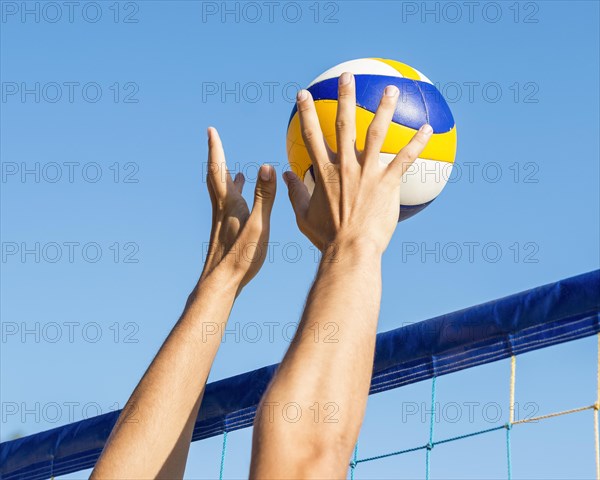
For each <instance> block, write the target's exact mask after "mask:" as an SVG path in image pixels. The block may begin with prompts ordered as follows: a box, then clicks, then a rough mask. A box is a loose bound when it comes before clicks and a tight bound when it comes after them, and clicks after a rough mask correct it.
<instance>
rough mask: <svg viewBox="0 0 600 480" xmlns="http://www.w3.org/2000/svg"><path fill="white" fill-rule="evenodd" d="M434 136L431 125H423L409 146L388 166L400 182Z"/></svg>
mask: <svg viewBox="0 0 600 480" xmlns="http://www.w3.org/2000/svg"><path fill="white" fill-rule="evenodd" d="M432 134H433V128H431V125H428V124H425V125H423V126H422V127H421V128H420V129H419V130H418V131H417V133H416V134H415V135H414V136H413V138H412V139H411V140H410V142H408V144H407V145H406V146H405V147H404V148H403V149H402V150H400V152H398V154H397V155H396V156H395V157H394V159H393V160H392V161H391V163H390V164H389V165H388V167H387V168H388V171H390V173H391V174H392V175H393V176H394V177H395V178H397V179H398V180H400V178H401V177H402V175H404V173H405V172H406V171H407V170H408V168H409V167H410V166H411V165H412V164H413V162H414V161H415V160H416V159H417V158H418V157H419V155H420V154H421V152H422V151H423V150H424V149H425V147H426V146H427V142H429V139H430V138H431V135H432Z"/></svg>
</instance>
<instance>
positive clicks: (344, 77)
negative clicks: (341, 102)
mask: <svg viewBox="0 0 600 480" xmlns="http://www.w3.org/2000/svg"><path fill="white" fill-rule="evenodd" d="M350 80H352V74H351V73H350V72H344V73H342V74H341V75H340V80H339V82H340V85H348V84H349V83H350Z"/></svg>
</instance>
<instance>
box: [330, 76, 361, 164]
mask: <svg viewBox="0 0 600 480" xmlns="http://www.w3.org/2000/svg"><path fill="white" fill-rule="evenodd" d="M335 136H336V138H337V154H338V159H339V162H340V165H341V166H342V167H343V166H345V164H350V165H349V166H351V161H354V162H355V161H356V155H355V150H354V144H355V143H356V84H355V81H354V75H352V74H351V73H350V72H344V73H342V74H341V75H340V78H339V79H338V104H337V114H336V118H335Z"/></svg>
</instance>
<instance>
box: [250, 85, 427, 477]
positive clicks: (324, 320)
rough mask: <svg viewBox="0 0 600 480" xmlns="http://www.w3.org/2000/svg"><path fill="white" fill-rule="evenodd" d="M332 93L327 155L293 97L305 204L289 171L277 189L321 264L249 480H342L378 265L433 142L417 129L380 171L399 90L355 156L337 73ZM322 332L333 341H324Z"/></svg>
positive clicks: (369, 341)
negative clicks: (408, 186) (411, 175)
mask: <svg viewBox="0 0 600 480" xmlns="http://www.w3.org/2000/svg"><path fill="white" fill-rule="evenodd" d="M338 88H339V94H338V99H339V101H338V110H337V119H336V137H337V153H336V154H334V153H333V152H331V151H330V150H329V149H328V147H327V144H326V143H325V140H324V138H323V134H322V132H321V128H320V125H319V119H318V117H317V113H316V110H315V106H314V102H313V99H312V97H311V95H310V93H309V92H307V91H305V90H303V91H300V92H299V93H298V98H297V104H298V112H299V115H300V123H301V128H302V137H303V139H304V143H305V145H306V146H307V148H308V152H309V154H310V157H311V160H312V164H313V169H314V172H315V177H316V178H315V183H316V185H315V190H314V192H313V194H312V196H311V195H309V193H308V191H307V188H306V186H305V185H304V183H303V182H302V181H301V180H300V179H299V178H298V177H297V176H296V175H294V174H293V173H291V172H286V173H285V174H284V180H285V182H286V184H287V187H288V193H289V197H290V200H291V203H292V206H293V209H294V212H295V214H296V220H297V223H298V226H299V228H300V230H301V231H302V232H303V233H304V234H305V235H306V236H307V237H308V238H309V239H310V240H311V242H312V243H313V244H314V245H315V246H316V247H318V248H319V249H320V250H321V251H322V253H323V255H322V259H321V262H320V264H319V269H318V273H317V276H316V279H315V281H314V284H313V286H312V288H311V290H310V293H309V295H308V298H307V301H306V307H305V309H304V313H303V315H302V319H301V321H300V324H299V326H298V330H297V332H296V335H295V337H294V339H293V341H292V343H291V345H290V347H289V349H288V351H287V353H286V355H285V357H284V359H283V362H282V363H281V365H280V367H279V369H278V370H277V373H276V375H275V377H274V379H273V381H272V383H271V384H270V386H269V388H268V390H267V392H266V394H265V395H264V397H263V399H262V401H261V405H260V406H259V409H258V412H257V415H256V419H255V422H254V436H253V444H252V463H251V467H250V478H253V479H285V478H289V479H300V478H302V479H306V478H319V479H324V478H346V472H347V469H348V464H349V460H350V456H351V454H352V451H353V448H354V445H355V444H356V441H357V438H358V433H359V430H360V426H361V424H362V420H363V417H364V412H365V408H366V403H367V396H368V392H369V385H370V381H371V373H372V368H373V356H374V349H375V337H376V330H377V319H378V315H379V307H380V297H381V256H382V254H383V252H384V250H385V249H386V247H387V245H388V243H389V241H390V239H391V237H392V234H393V233H394V230H395V228H396V225H397V222H398V215H399V205H400V188H401V177H402V175H403V174H404V172H405V171H406V169H407V168H408V167H409V166H410V165H411V164H412V162H413V161H414V160H415V159H416V158H417V157H418V155H419V154H420V153H421V152H422V150H423V149H424V148H425V146H426V144H427V142H428V140H429V138H430V137H431V133H432V129H431V127H430V126H429V125H424V126H423V127H421V129H420V130H419V131H418V132H417V134H416V135H415V136H414V137H413V139H412V140H411V141H410V143H409V144H408V145H406V146H405V147H404V148H403V149H402V150H401V151H400V153H398V155H397V156H396V157H395V158H394V160H393V161H392V162H391V163H390V164H389V165H383V163H381V162H380V160H379V152H380V151H381V147H382V145H383V141H384V138H385V136H386V133H387V130H388V127H389V124H390V122H391V119H392V116H393V113H394V110H395V107H396V103H397V101H398V96H399V91H398V89H397V88H396V87H394V86H388V87H387V88H386V90H385V94H384V96H383V97H382V99H381V103H380V105H379V108H378V110H377V112H376V115H375V118H374V119H373V121H372V123H371V125H370V127H369V129H368V132H367V138H366V144H365V149H364V151H362V152H358V151H357V150H356V148H355V140H356V127H355V111H356V100H355V82H354V77H353V76H352V75H351V74H350V73H344V74H342V75H341V77H340V79H339V87H338ZM330 325H334V326H335V329H334V330H333V331H335V332H336V333H335V341H332V340H333V339H331V338H329V341H324V339H325V337H327V335H326V331H325V330H327V329H328V327H327V326H330ZM315 331H317V332H319V333H320V335H315ZM331 331H332V330H331V329H329V332H330V333H331ZM290 405H291V406H292V408H290ZM284 409H285V410H284ZM298 412H299V413H300V415H298ZM316 412H318V413H319V414H318V415H317V414H316Z"/></svg>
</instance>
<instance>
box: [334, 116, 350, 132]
mask: <svg viewBox="0 0 600 480" xmlns="http://www.w3.org/2000/svg"><path fill="white" fill-rule="evenodd" d="M348 124H349V122H348V120H346V119H345V118H338V119H336V121H335V128H337V129H338V130H342V129H345V128H346V127H348Z"/></svg>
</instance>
